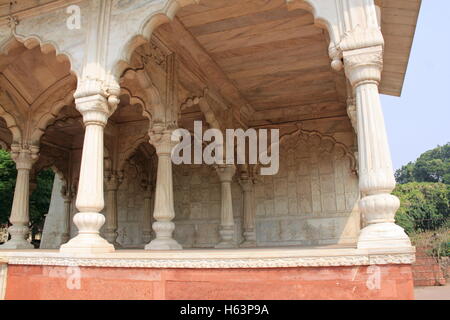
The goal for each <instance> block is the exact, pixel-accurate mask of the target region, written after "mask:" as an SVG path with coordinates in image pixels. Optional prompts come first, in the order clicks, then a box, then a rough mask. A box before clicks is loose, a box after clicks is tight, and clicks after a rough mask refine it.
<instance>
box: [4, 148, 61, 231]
mask: <svg viewBox="0 0 450 320" xmlns="http://www.w3.org/2000/svg"><path fill="white" fill-rule="evenodd" d="M54 176H55V175H54V173H53V171H52V170H50V169H49V170H43V171H41V172H40V173H39V174H38V176H37V181H36V182H37V187H36V189H35V190H34V192H33V193H32V194H31V196H30V208H29V212H30V227H31V230H32V233H33V234H36V233H38V232H40V231H41V230H42V227H43V223H44V219H45V215H46V214H47V213H48V209H49V206H50V198H51V194H52V187H53V179H54ZM16 177H17V170H16V166H15V163H14V161H13V160H12V159H11V157H10V155H9V153H8V152H6V151H4V150H0V224H3V225H4V224H7V223H8V221H9V216H10V214H11V207H12V202H13V197H14V188H15V185H16Z"/></svg>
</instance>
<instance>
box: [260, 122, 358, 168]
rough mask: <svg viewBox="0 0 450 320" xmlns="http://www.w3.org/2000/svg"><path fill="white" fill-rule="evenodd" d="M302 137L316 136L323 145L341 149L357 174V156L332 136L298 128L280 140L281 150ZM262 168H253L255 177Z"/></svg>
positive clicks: (269, 149)
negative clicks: (328, 142)
mask: <svg viewBox="0 0 450 320" xmlns="http://www.w3.org/2000/svg"><path fill="white" fill-rule="evenodd" d="M302 135H306V136H308V137H313V136H315V137H318V138H319V139H320V141H321V143H322V142H323V141H330V142H331V143H332V145H333V148H336V147H338V148H341V149H342V150H343V151H344V153H345V157H347V158H348V159H349V161H350V168H351V169H352V172H356V159H355V156H354V155H353V153H352V152H351V151H350V150H349V148H348V147H347V146H346V145H345V144H343V143H341V142H338V141H336V139H335V138H333V137H332V136H328V135H324V134H322V133H320V132H319V131H308V130H303V129H301V128H298V129H297V130H295V131H294V132H291V133H288V134H285V135H283V136H282V137H281V138H280V141H279V147H280V149H281V147H282V146H284V145H286V143H287V142H288V141H289V140H290V139H293V138H300V137H301V136H302ZM271 149H272V146H271V145H270V146H268V151H267V153H270V152H271ZM260 168H261V165H260V164H257V165H253V166H252V174H253V176H254V177H257V176H259V169H260Z"/></svg>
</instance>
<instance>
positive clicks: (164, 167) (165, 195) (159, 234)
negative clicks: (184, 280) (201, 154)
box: [145, 129, 182, 250]
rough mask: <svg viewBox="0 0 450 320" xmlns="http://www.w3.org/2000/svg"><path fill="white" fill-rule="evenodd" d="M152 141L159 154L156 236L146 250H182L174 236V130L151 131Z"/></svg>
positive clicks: (155, 211)
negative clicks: (172, 156) (172, 155)
mask: <svg viewBox="0 0 450 320" xmlns="http://www.w3.org/2000/svg"><path fill="white" fill-rule="evenodd" d="M150 142H151V144H152V145H153V146H154V147H155V149H156V154H157V155H158V170H157V176H156V191H155V208H154V212H153V217H154V218H155V220H156V221H155V222H154V223H153V231H154V232H155V236H156V238H155V239H154V240H153V241H152V242H150V243H149V244H148V245H146V246H145V249H146V250H181V249H182V246H181V245H180V244H179V243H178V242H177V241H176V240H175V239H173V237H172V234H173V231H174V230H175V224H174V223H173V222H172V220H173V218H175V210H174V203H173V181H172V159H171V153H172V148H173V147H174V146H175V145H176V144H177V142H173V141H172V130H163V129H158V130H154V131H151V133H150Z"/></svg>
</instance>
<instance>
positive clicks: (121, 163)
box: [117, 136, 150, 171]
mask: <svg viewBox="0 0 450 320" xmlns="http://www.w3.org/2000/svg"><path fill="white" fill-rule="evenodd" d="M149 140H150V138H148V137H147V136H143V137H139V138H137V139H135V140H134V141H133V142H131V143H130V144H128V146H129V147H128V148H126V149H125V150H121V152H120V153H119V160H118V163H117V168H118V170H119V171H123V170H124V167H125V164H126V162H127V160H128V159H129V158H130V157H131V156H132V155H133V153H134V152H136V150H137V149H138V148H139V146H140V145H141V144H143V143H150V142H149Z"/></svg>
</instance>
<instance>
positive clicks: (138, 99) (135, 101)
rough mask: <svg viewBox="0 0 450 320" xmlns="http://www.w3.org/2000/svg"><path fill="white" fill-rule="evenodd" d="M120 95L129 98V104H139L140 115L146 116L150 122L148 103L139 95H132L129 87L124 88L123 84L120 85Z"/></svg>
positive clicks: (150, 113)
mask: <svg viewBox="0 0 450 320" xmlns="http://www.w3.org/2000/svg"><path fill="white" fill-rule="evenodd" d="M121 95H126V96H127V97H128V98H129V99H130V104H132V105H140V106H141V108H142V116H143V117H145V118H147V119H148V120H149V121H150V123H152V120H153V116H152V112H151V108H150V106H149V105H148V103H146V101H144V99H142V98H141V97H139V96H136V95H134V94H133V93H132V92H131V90H130V89H128V88H125V87H123V86H122V87H121Z"/></svg>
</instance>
